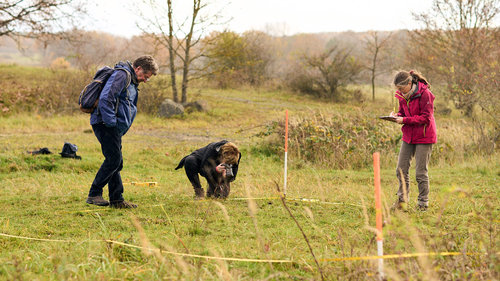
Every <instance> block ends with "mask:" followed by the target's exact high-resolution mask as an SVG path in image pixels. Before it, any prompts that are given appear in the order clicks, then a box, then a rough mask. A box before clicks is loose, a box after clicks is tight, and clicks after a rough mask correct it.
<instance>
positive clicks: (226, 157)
mask: <svg viewBox="0 0 500 281" xmlns="http://www.w3.org/2000/svg"><path fill="white" fill-rule="evenodd" d="M220 155H221V159H220V161H221V162H223V163H226V164H232V165H234V164H238V160H239V159H240V151H239V150H238V147H237V146H236V145H235V144H234V143H232V142H227V143H225V144H224V145H223V146H221V148H220Z"/></svg>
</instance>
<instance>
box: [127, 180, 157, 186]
mask: <svg viewBox="0 0 500 281" xmlns="http://www.w3.org/2000/svg"><path fill="white" fill-rule="evenodd" d="M123 185H137V186H150V187H151V186H157V185H158V182H156V181H146V182H135V181H133V182H126V183H124V184H123Z"/></svg>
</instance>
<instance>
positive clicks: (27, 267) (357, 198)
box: [0, 89, 500, 280]
mask: <svg viewBox="0 0 500 281" xmlns="http://www.w3.org/2000/svg"><path fill="white" fill-rule="evenodd" d="M381 92H383V89H382V90H381ZM370 93H371V92H369V91H368V92H367V93H366V95H367V97H369V94H370ZM193 95H194V97H193V99H204V100H207V101H208V103H209V104H210V106H211V107H212V109H211V110H210V111H209V112H206V113H194V114H190V115H185V116H182V117H176V118H171V119H161V118H156V117H150V116H146V115H141V114H139V116H138V118H137V120H136V121H135V123H134V124H133V126H132V128H131V130H130V131H129V133H127V135H126V136H125V137H124V138H123V156H124V169H123V171H122V173H121V174H122V178H123V182H125V183H130V182H133V181H134V182H135V181H156V182H158V186H156V187H144V186H133V185H126V186H125V193H124V196H125V198H126V199H127V200H130V201H133V202H135V203H137V204H139V208H138V209H134V210H132V211H129V210H114V209H109V208H105V207H96V206H89V205H87V204H85V199H86V196H87V193H88V189H89V187H90V184H91V182H92V180H93V178H94V176H95V173H96V171H97V169H98V168H99V166H100V164H101V163H102V160H103V158H102V155H101V153H100V147H99V143H98V142H97V140H96V139H95V136H94V135H93V134H92V133H91V132H89V131H88V130H89V129H90V126H89V125H88V115H86V114H77V115H71V116H68V115H52V116H44V115H43V114H42V115H37V114H29V113H19V114H12V115H10V116H8V117H0V210H2V211H1V213H0V232H1V233H5V234H9V235H17V236H24V237H33V238H42V239H56V240H69V241H68V242H55V241H52V242H49V241H35V240H26V239H17V238H8V237H3V236H0V249H2V250H1V251H0V280H163V279H167V280H171V279H176V280H179V279H180V280H221V279H222V280H319V279H320V278H321V277H320V275H319V271H318V269H317V267H316V265H315V262H314V260H313V258H312V256H311V254H310V252H309V249H308V246H307V244H306V242H305V240H304V238H303V236H302V233H301V232H300V231H299V229H298V227H297V225H296V224H295V222H294V220H293V219H292V218H291V217H290V216H289V215H288V213H287V212H286V210H285V208H284V207H283V205H282V203H281V201H280V200H278V199H276V197H277V186H279V187H280V188H281V189H282V188H283V155H276V154H273V153H272V151H270V150H269V146H268V144H267V143H268V140H267V138H263V137H258V136H256V135H257V134H258V133H260V132H262V131H263V130H265V125H266V124H268V123H269V122H272V121H278V120H281V119H283V117H284V110H285V109H288V110H289V114H290V118H291V119H292V120H293V119H294V118H296V117H297V116H299V115H300V116H305V117H312V116H314V115H316V114H323V115H324V116H329V114H333V113H341V114H344V115H345V116H347V117H348V116H350V115H351V114H353V115H359V114H360V112H362V113H364V114H366V115H367V116H368V117H369V118H371V116H377V114H380V112H384V113H386V112H387V111H390V108H391V103H390V96H388V95H387V96H385V95H384V96H381V97H380V98H377V101H376V102H375V103H372V102H371V101H370V99H368V101H366V102H364V103H363V104H361V105H358V104H356V105H350V104H330V103H323V102H320V101H315V100H309V99H308V98H305V97H300V96H297V95H294V94H290V93H286V92H271V91H260V90H225V91H221V90H212V89H204V90H203V91H201V90H200V91H197V90H193ZM437 120H438V123H439V125H438V129H439V134H440V136H441V139H440V141H441V143H448V144H449V145H450V146H451V147H453V150H448V151H446V149H445V148H446V146H442V147H440V146H436V147H437V149H435V151H434V153H435V154H436V155H437V156H436V157H438V159H441V160H439V161H434V162H432V163H431V166H430V180H431V194H430V199H431V202H430V203H431V207H430V209H429V210H428V211H427V212H425V213H421V212H419V211H417V210H416V208H415V204H416V202H415V201H416V191H415V189H416V183H415V180H414V171H413V170H412V171H411V176H412V186H411V191H412V192H411V198H412V201H411V203H410V205H409V211H408V212H395V213H394V212H389V211H388V209H387V208H386V207H385V208H384V220H385V222H386V224H385V228H384V236H385V239H384V246H385V253H386V254H398V253H414V252H447V251H450V252H462V251H463V252H468V253H481V255H472V256H453V257H428V258H407V259H391V260H386V261H385V266H386V274H387V275H388V276H389V278H390V279H391V280H432V279H434V280H464V279H471V280H484V279H489V280H495V279H498V278H499V272H500V268H499V264H500V263H499V262H498V252H499V251H500V239H499V236H498V223H499V221H498V217H499V215H500V210H499V208H498V206H500V204H499V203H500V202H499V201H500V199H499V198H500V189H499V186H500V181H499V180H500V165H499V160H498V159H499V157H498V153H496V154H494V155H477V154H474V155H467V154H466V153H465V152H466V151H465V149H466V148H467V147H468V146H469V145H471V143H470V140H467V136H468V133H469V131H467V126H468V124H469V123H467V120H455V119H454V118H452V117H443V116H437ZM274 137H276V136H274ZM224 138H227V139H229V140H232V141H234V142H235V143H237V144H238V145H239V147H240V148H241V150H242V153H243V157H242V162H241V165H240V170H239V173H238V177H237V179H236V181H235V182H234V183H233V185H232V187H231V194H230V197H229V199H228V200H225V201H222V200H203V201H195V200H193V195H194V192H193V191H192V188H191V187H190V184H189V182H188V180H187V178H186V176H185V174H184V172H183V171H175V170H173V169H174V167H175V166H176V165H177V163H178V161H179V160H180V159H181V158H182V156H184V155H186V154H188V153H189V152H191V151H192V150H194V149H196V148H198V147H201V146H203V145H206V144H207V143H209V142H212V141H217V140H220V139H224ZM65 141H68V142H71V143H75V144H77V145H78V148H79V149H78V152H77V154H78V155H81V156H82V160H73V159H65V158H61V157H60V156H59V155H58V152H60V151H61V149H62V146H63V144H64V142H65ZM41 147H48V148H49V149H50V150H51V151H52V152H54V154H52V155H41V156H31V155H29V154H28V153H26V151H30V150H36V149H39V148H41ZM443 147H444V148H443ZM440 148H443V149H444V152H441V153H444V155H441V156H440V155H439V153H440V152H439V149H440ZM292 151H293V150H292V149H291V152H290V154H289V159H288V160H289V162H288V164H289V170H288V186H287V196H288V197H289V198H307V199H319V200H320V201H321V202H310V201H293V200H290V201H287V206H288V207H289V208H290V209H291V211H292V213H293V215H294V216H295V218H296V219H297V221H298V223H299V224H300V225H301V227H302V228H303V230H304V233H305V234H306V235H307V237H308V240H309V242H310V245H311V247H312V249H313V251H314V254H315V255H316V257H317V258H318V259H329V258H339V257H352V256H372V255H376V244H375V235H374V232H373V227H374V226H375V220H374V218H375V210H374V199H373V194H374V192H373V171H372V168H371V167H362V168H359V169H356V170H353V169H345V170H338V169H331V168H327V167H325V166H323V165H321V164H320V163H319V164H318V163H316V164H313V163H314V162H309V161H306V160H304V159H297V155H296V154H295V153H292ZM395 153H396V152H395ZM394 155H395V154H393V155H382V169H381V181H382V188H383V201H384V205H385V206H388V205H390V204H391V203H392V201H393V199H395V195H394V194H395V192H396V186H397V180H396V177H395V171H394V170H395V169H394V166H395V159H394V157H395V156H394ZM356 157H367V158H370V157H371V155H364V156H361V155H357V156H356ZM446 157H451V159H460V160H461V161H455V162H451V161H447V160H446V159H447V158H446ZM106 192H107V188H105V194H106ZM248 197H253V198H268V199H258V200H237V199H238V198H248ZM141 233H143V234H144V236H143V237H142V238H141ZM102 240H113V241H117V242H123V243H127V244H131V245H137V246H143V245H150V247H153V248H155V249H161V250H162V251H163V252H161V253H151V252H148V251H143V250H140V249H137V248H133V247H127V246H124V245H120V244H113V243H107V242H103V241H102ZM167 252H176V253H189V254H194V255H203V256H216V257H226V258H248V259H260V260H269V259H274V260H289V261H293V263H283V264H271V263H268V262H264V263H257V262H243V261H228V260H216V259H215V260H214V259H209V260H207V259H204V258H192V257H182V256H179V255H174V254H169V253H167ZM320 266H321V268H322V271H323V274H324V276H325V278H326V279H327V280H375V279H376V272H377V265H376V261H339V262H326V261H323V262H320Z"/></svg>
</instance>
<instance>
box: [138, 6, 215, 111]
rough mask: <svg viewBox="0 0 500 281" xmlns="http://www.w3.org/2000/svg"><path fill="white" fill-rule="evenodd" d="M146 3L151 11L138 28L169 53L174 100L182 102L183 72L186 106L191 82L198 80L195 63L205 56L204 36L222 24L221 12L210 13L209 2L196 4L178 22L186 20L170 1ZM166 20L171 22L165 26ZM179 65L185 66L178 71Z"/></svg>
mask: <svg viewBox="0 0 500 281" xmlns="http://www.w3.org/2000/svg"><path fill="white" fill-rule="evenodd" d="M144 3H145V4H147V6H148V7H149V8H150V11H148V12H145V11H142V12H141V17H142V18H143V20H144V22H143V23H138V26H139V28H141V29H142V31H143V32H145V33H147V34H148V35H150V36H151V37H152V38H154V39H155V41H156V43H157V44H159V45H162V46H164V47H165V48H166V49H167V50H168V53H169V62H168V66H169V70H170V76H171V87H172V93H173V99H174V101H175V102H179V100H178V90H177V83H176V74H177V72H178V71H181V73H182V84H181V100H180V102H181V103H186V102H187V89H188V85H189V81H190V80H192V79H194V78H195V77H194V76H193V75H192V72H193V62H194V61H196V60H197V59H199V58H200V57H202V56H203V52H204V46H202V44H200V42H201V39H202V36H203V35H204V34H206V31H207V28H208V27H210V26H214V25H217V24H220V23H222V21H221V16H220V15H221V11H217V12H212V13H209V12H208V11H209V9H208V6H209V1H208V0H192V3H193V4H192V7H191V8H192V9H191V14H190V15H189V16H187V17H185V18H184V20H183V21H181V22H177V21H176V19H178V18H179V17H182V16H181V15H177V14H175V13H174V6H173V3H172V0H167V1H166V6H165V3H164V2H162V1H159V0H144ZM204 12H206V13H204ZM151 15H152V16H151ZM165 15H166V17H165ZM165 18H166V19H167V21H168V22H165V20H164V19H165ZM178 64H180V65H181V66H180V67H178V66H177V65H178Z"/></svg>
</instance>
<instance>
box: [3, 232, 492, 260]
mask: <svg viewBox="0 0 500 281" xmlns="http://www.w3.org/2000/svg"><path fill="white" fill-rule="evenodd" d="M0 236H4V237H9V238H16V239H25V240H34V241H45V242H65V243H82V242H106V243H112V244H117V245H122V246H126V247H131V248H136V249H142V250H148V251H156V252H159V253H165V254H170V255H177V256H183V257H191V258H202V259H208V260H210V259H211V260H225V261H241V262H270V263H296V262H294V261H291V260H261V259H246V258H225V257H215V256H203V255H194V254H186V253H177V252H171V251H164V250H159V249H152V248H145V247H141V246H137V245H133V244H128V243H124V242H119V241H114V240H107V239H104V240H85V241H76V240H62V239H43V238H32V237H25V236H17V235H10V234H6V233H0ZM485 254H487V253H461V252H430V253H413V254H396V255H383V256H364V257H345V258H326V259H319V260H318V261H320V262H335V261H359V260H377V259H397V258H415V257H424V256H460V255H466V256H477V255H485ZM496 254H497V255H500V252H496Z"/></svg>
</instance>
